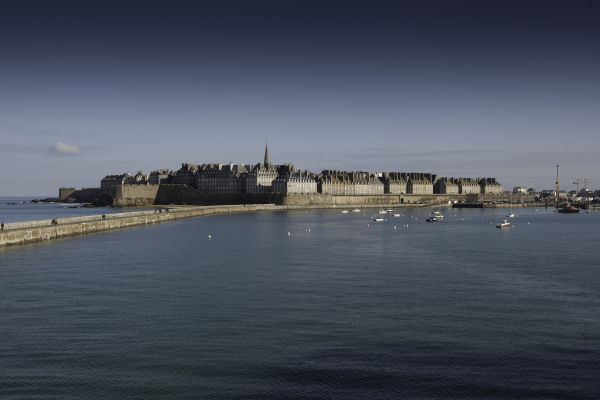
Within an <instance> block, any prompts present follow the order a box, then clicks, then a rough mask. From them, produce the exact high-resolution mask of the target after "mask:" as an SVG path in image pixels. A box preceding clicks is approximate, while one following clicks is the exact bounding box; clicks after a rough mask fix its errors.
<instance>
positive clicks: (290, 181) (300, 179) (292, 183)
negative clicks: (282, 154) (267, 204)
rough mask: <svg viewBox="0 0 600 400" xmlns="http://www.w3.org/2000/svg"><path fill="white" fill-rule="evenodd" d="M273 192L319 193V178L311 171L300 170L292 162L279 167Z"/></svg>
mask: <svg viewBox="0 0 600 400" xmlns="http://www.w3.org/2000/svg"><path fill="white" fill-rule="evenodd" d="M272 189H273V192H274V193H283V194H298V193H317V179H316V176H315V174H313V173H312V172H309V171H298V170H296V169H295V168H294V166H293V165H292V164H291V163H290V164H285V165H282V166H281V167H280V168H279V171H278V175H277V178H276V179H275V180H274V181H273V187H272Z"/></svg>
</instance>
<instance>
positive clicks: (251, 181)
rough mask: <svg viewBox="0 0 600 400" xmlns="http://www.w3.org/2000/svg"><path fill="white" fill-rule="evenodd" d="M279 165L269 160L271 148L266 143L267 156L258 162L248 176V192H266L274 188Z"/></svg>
mask: <svg viewBox="0 0 600 400" xmlns="http://www.w3.org/2000/svg"><path fill="white" fill-rule="evenodd" d="M277 175H278V171H277V166H275V165H271V163H270V161H269V148H268V146H267V145H265V158H264V161H263V163H262V164H256V165H255V166H254V167H253V168H252V169H251V170H250V172H249V173H248V175H247V177H246V193H265V192H271V191H272V189H273V181H274V180H275V179H276V178H277Z"/></svg>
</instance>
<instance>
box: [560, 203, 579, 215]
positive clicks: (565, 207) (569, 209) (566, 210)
mask: <svg viewBox="0 0 600 400" xmlns="http://www.w3.org/2000/svg"><path fill="white" fill-rule="evenodd" d="M556 212H559V213H564V214H572V213H578V212H579V208H577V207H575V206H572V205H571V204H569V203H567V204H565V205H563V206H561V207H558V206H557V207H556Z"/></svg>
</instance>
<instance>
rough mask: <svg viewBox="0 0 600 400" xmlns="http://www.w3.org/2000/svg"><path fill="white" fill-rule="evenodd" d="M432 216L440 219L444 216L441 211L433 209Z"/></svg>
mask: <svg viewBox="0 0 600 400" xmlns="http://www.w3.org/2000/svg"><path fill="white" fill-rule="evenodd" d="M433 217H434V218H437V219H442V218H444V216H443V215H442V213H441V212H439V211H434V212H433Z"/></svg>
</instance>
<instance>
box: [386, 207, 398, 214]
mask: <svg viewBox="0 0 600 400" xmlns="http://www.w3.org/2000/svg"><path fill="white" fill-rule="evenodd" d="M385 212H386V213H388V214H393V213H395V212H396V211H394V210H392V209H391V208H388V209H387V210H385Z"/></svg>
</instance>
